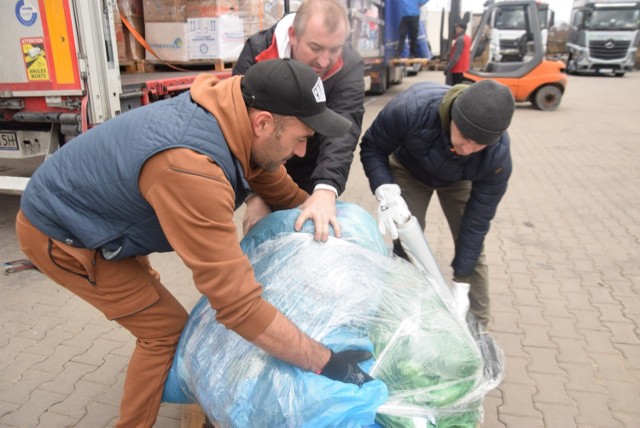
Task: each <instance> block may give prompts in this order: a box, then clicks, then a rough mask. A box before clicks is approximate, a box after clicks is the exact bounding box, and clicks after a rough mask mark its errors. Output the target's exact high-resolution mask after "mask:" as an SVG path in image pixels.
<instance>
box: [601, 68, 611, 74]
mask: <svg viewBox="0 0 640 428" xmlns="http://www.w3.org/2000/svg"><path fill="white" fill-rule="evenodd" d="M598 71H599V72H600V73H613V69H612V68H601V69H600V70H598Z"/></svg>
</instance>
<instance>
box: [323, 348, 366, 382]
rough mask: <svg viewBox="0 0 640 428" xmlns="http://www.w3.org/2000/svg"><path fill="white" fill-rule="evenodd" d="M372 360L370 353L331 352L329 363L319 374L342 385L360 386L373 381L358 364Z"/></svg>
mask: <svg viewBox="0 0 640 428" xmlns="http://www.w3.org/2000/svg"><path fill="white" fill-rule="evenodd" d="M370 358H372V355H371V352H367V351H361V350H359V351H342V352H337V353H336V352H333V351H331V358H329V362H328V363H327V365H326V366H324V368H323V369H322V371H321V372H320V374H321V375H323V376H326V377H328V378H329V379H333V380H337V381H339V382H344V383H353V384H355V385H358V386H362V384H363V383H365V382H369V381H370V380H373V378H372V377H371V376H369V375H368V374H367V373H366V372H365V371H363V370H362V369H361V368H360V367H359V366H358V363H359V362H362V361H366V360H368V359H370Z"/></svg>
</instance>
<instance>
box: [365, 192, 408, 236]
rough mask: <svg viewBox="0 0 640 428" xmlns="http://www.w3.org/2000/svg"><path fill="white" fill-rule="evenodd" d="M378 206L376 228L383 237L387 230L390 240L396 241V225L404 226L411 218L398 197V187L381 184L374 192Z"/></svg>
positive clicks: (404, 203) (405, 204) (400, 197)
mask: <svg viewBox="0 0 640 428" xmlns="http://www.w3.org/2000/svg"><path fill="white" fill-rule="evenodd" d="M374 193H375V195H376V199H378V202H379V203H380V205H379V206H378V227H379V228H380V233H382V234H383V235H384V234H385V232H386V231H387V230H388V231H389V234H390V235H391V238H393V239H398V228H397V227H396V225H397V224H404V223H406V222H407V221H409V219H410V218H411V212H410V211H409V208H408V207H407V203H406V202H405V201H404V199H402V196H400V186H398V185H397V184H383V185H381V186H379V187H378V188H377V189H376V191H375V192H374Z"/></svg>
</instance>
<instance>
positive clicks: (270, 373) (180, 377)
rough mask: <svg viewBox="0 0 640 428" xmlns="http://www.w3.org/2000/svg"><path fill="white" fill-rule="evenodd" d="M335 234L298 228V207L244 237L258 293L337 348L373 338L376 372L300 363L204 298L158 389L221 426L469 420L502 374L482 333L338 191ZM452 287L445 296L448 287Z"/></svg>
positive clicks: (498, 357)
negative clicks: (351, 373)
mask: <svg viewBox="0 0 640 428" xmlns="http://www.w3.org/2000/svg"><path fill="white" fill-rule="evenodd" d="M337 208H338V219H339V221H340V225H341V229H342V235H343V236H342V238H341V239H336V238H333V237H330V238H329V241H327V242H325V243H322V242H316V241H314V240H313V235H312V234H313V224H312V223H311V222H307V223H305V227H304V229H303V231H302V232H294V231H293V224H294V222H295V220H296V218H297V216H298V214H299V211H298V210H288V211H279V212H275V213H273V214H271V215H270V216H268V217H267V218H265V219H263V220H262V221H260V222H259V223H258V224H256V226H254V227H253V228H252V230H251V232H250V233H249V234H248V235H247V236H245V237H244V239H243V240H242V242H241V245H242V248H243V250H244V251H245V253H246V254H247V256H248V257H249V259H250V261H251V263H252V265H253V268H254V271H255V274H256V278H257V279H258V281H259V282H260V283H261V284H262V285H263V287H264V294H263V295H264V298H265V299H266V300H268V301H269V302H271V303H272V304H273V305H274V306H276V307H277V308H278V309H279V310H280V311H281V312H282V313H283V314H284V315H285V316H287V318H289V319H290V320H291V321H293V322H294V323H295V324H296V325H297V326H298V327H299V328H300V329H301V330H302V331H304V332H305V333H306V334H308V335H309V336H311V337H312V338H314V339H316V340H318V341H319V342H321V343H323V344H325V345H326V346H328V347H330V348H331V349H333V350H334V351H341V350H344V349H369V350H372V351H373V353H374V357H375V362H374V361H373V360H372V361H369V362H366V363H364V364H363V365H362V367H363V368H364V369H365V370H366V371H368V372H369V373H370V374H371V375H372V376H373V377H374V378H375V379H376V380H374V381H372V382H368V383H366V384H364V385H363V386H362V387H361V388H358V387H356V386H354V385H351V384H345V383H341V382H335V381H332V380H330V379H328V378H326V377H324V376H321V375H316V374H314V373H310V372H306V371H302V370H300V369H298V368H296V367H293V366H291V365H289V364H286V363H283V362H281V361H279V360H277V359H275V358H273V357H271V356H270V355H269V354H267V353H265V352H264V351H262V350H260V349H258V348H257V347H255V346H253V345H252V344H251V343H249V342H247V341H246V340H244V339H243V338H241V337H240V336H238V335H237V334H235V333H234V332H232V331H229V330H227V329H225V328H224V327H223V326H222V325H220V324H219V323H217V322H216V320H215V311H214V310H213V309H212V308H211V306H210V305H209V303H208V301H207V300H206V298H204V297H203V298H201V300H200V301H199V302H198V303H197V305H196V306H195V307H194V309H193V310H192V312H191V314H190V316H189V320H188V322H187V325H186V327H185V330H184V332H183V334H182V336H181V339H180V343H179V345H178V350H177V351H176V356H175V358H174V362H173V366H172V368H171V371H170V373H169V379H168V380H167V383H166V384H165V391H164V397H163V398H164V400H165V401H169V402H193V401H196V402H198V403H199V404H200V406H201V407H202V408H203V410H204V412H205V413H206V415H207V416H208V418H209V419H210V420H212V421H215V422H216V423H217V424H218V425H219V426H222V427H248V426H256V427H257V426H270V427H296V428H297V427H329V426H334V427H362V426H366V425H370V424H373V423H374V418H375V420H376V422H377V423H378V424H381V425H384V426H388V427H405V426H406V427H410V426H414V424H416V423H417V425H415V426H421V425H422V426H424V425H425V424H428V425H434V426H435V425H436V424H437V426H460V427H463V426H468V427H473V426H475V425H476V424H477V423H478V422H479V421H480V420H481V418H482V400H483V398H484V395H485V394H486V393H487V392H488V391H489V390H490V389H492V388H494V387H495V386H496V385H497V384H498V383H499V382H500V380H501V379H502V375H503V356H502V353H501V352H500V350H499V348H498V347H497V346H496V345H495V343H494V342H493V341H492V340H491V338H490V336H488V335H486V334H483V335H479V334H478V332H477V330H475V329H473V328H471V329H469V328H468V326H467V325H465V324H464V322H463V321H461V320H460V319H459V318H458V317H457V316H455V314H453V313H452V312H451V310H450V306H449V305H448V304H446V303H445V300H443V297H441V295H440V294H441V293H439V292H438V287H436V286H435V283H434V282H433V280H432V279H431V278H430V277H429V275H424V274H423V273H422V272H421V271H420V270H418V269H417V268H416V267H415V266H413V265H411V264H409V263H407V262H405V261H403V260H399V259H396V258H392V257H391V256H390V253H389V250H388V248H387V247H386V245H385V243H384V241H383V239H382V236H381V235H380V233H379V231H378V227H377V224H376V222H375V221H374V220H373V218H372V217H371V216H370V215H369V214H368V213H367V212H366V211H364V210H363V209H362V208H360V207H358V206H357V205H352V204H347V203H341V202H339V203H338V206H337ZM444 298H445V299H446V298H450V296H444Z"/></svg>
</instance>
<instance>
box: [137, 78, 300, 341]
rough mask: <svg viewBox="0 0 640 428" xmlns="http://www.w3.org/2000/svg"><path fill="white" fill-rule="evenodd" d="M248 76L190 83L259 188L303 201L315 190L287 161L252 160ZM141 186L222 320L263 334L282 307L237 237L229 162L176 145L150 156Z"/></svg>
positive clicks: (292, 202)
mask: <svg viewBox="0 0 640 428" xmlns="http://www.w3.org/2000/svg"><path fill="white" fill-rule="evenodd" d="M241 79H242V77H241V76H236V77H231V78H229V79H225V80H222V81H220V80H219V79H218V78H216V77H215V76H212V75H207V74H202V75H200V76H198V77H197V78H196V80H195V81H194V83H193V85H192V86H191V97H192V98H193V100H194V101H195V102H196V103H198V104H199V105H200V106H202V107H203V108H205V109H206V110H208V111H209V112H211V113H212V114H213V115H214V116H215V118H216V119H217V121H218V124H219V126H220V129H221V130H222V133H223V135H224V138H225V141H226V143H227V145H228V146H229V149H230V150H231V153H232V154H233V156H235V158H236V159H238V161H239V162H240V165H241V166H242V169H243V171H244V175H245V178H246V179H247V181H248V182H249V185H250V187H251V189H252V191H254V192H255V193H257V194H258V195H260V196H261V197H262V198H263V199H264V200H265V201H266V202H267V203H268V204H269V205H271V206H273V207H276V208H293V207H296V206H298V205H299V204H301V203H302V202H304V201H305V200H306V198H307V197H308V195H307V194H306V193H305V192H304V191H302V190H300V189H299V188H298V186H297V185H296V184H295V183H294V182H293V180H291V178H290V177H289V176H288V175H287V173H286V170H285V168H284V166H282V167H280V169H279V170H278V171H275V172H269V171H266V170H264V169H261V168H255V167H253V166H252V165H251V162H250V152H251V141H252V138H253V130H252V129H251V123H250V120H249V115H248V113H247V108H246V106H245V104H244V102H243V100H242V94H241V92H240V82H241ZM139 186H140V192H141V193H142V195H143V197H144V198H145V199H146V200H147V201H148V202H149V203H150V204H151V205H152V206H153V208H154V210H155V212H156V214H157V216H158V219H159V220H160V224H161V225H162V228H163V230H164V232H165V235H166V236H167V239H168V240H169V242H170V243H171V246H172V247H173V249H174V250H175V252H176V253H177V254H178V255H179V256H180V258H182V260H183V262H184V263H185V264H186V265H187V266H188V267H189V269H191V271H192V272H193V280H194V283H195V285H196V287H197V288H198V290H199V291H200V292H201V293H202V294H204V295H205V296H207V298H208V299H209V302H210V304H211V306H212V307H213V308H214V309H215V310H216V311H217V314H216V319H217V320H218V321H219V322H220V323H221V324H223V325H224V326H225V327H227V328H229V329H232V330H234V331H235V332H236V333H238V334H240V335H241V336H243V337H244V338H245V339H247V340H253V339H255V338H256V337H257V336H259V335H260V334H261V333H262V332H263V331H264V330H265V329H266V328H267V327H268V326H269V324H270V323H271V321H272V320H273V318H274V317H275V313H276V309H275V308H274V307H273V306H272V305H271V304H269V303H268V302H266V301H265V300H264V299H263V298H262V287H261V286H260V284H259V283H258V282H256V280H255V276H254V273H253V269H252V267H251V264H250V263H249V260H248V258H247V257H246V256H245V255H244V254H243V253H242V250H241V248H240V245H239V243H238V235H237V232H236V227H235V223H234V222H233V216H234V211H235V202H234V199H235V193H234V191H233V188H232V186H231V184H230V183H229V181H228V180H227V178H226V177H225V174H224V172H223V171H222V169H221V168H220V167H219V166H218V165H217V164H216V163H215V162H214V161H213V160H212V159H211V158H209V157H208V156H206V155H203V154H200V153H197V152H194V151H192V150H189V149H185V148H176V149H169V150H165V151H163V152H160V153H159V154H157V155H155V156H153V157H151V158H150V159H149V160H148V161H147V162H146V163H145V165H144V166H143V168H142V171H141V173H140V179H139Z"/></svg>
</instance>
